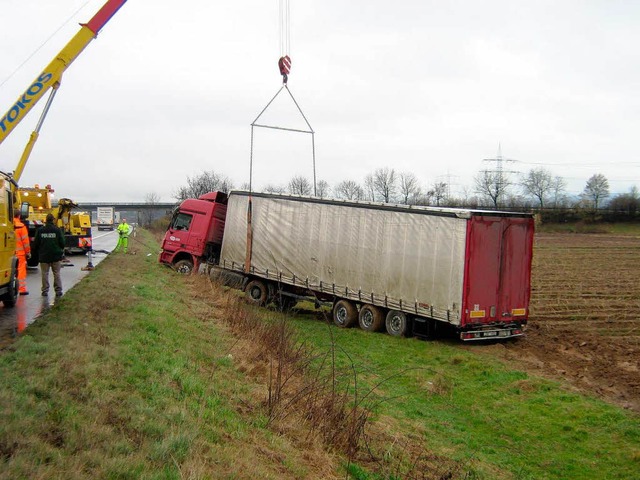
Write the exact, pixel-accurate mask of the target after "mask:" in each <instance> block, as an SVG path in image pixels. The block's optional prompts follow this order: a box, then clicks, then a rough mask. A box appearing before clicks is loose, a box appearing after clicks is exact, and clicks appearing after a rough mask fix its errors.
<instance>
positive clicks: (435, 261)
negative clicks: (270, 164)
mask: <svg viewBox="0 0 640 480" xmlns="http://www.w3.org/2000/svg"><path fill="white" fill-rule="evenodd" d="M533 234H534V219H533V215H531V214H526V213H512V212H500V211H482V210H469V209H453V208H433V207H419V206H406V205H391V204H381V203H368V202H355V201H342V200H328V199H319V198H309V197H296V196H288V195H278V194H266V193H255V192H253V193H251V192H244V191H232V192H230V193H229V194H225V193H222V192H211V193H207V194H205V195H202V196H200V197H199V198H198V199H187V200H185V201H183V202H182V204H180V206H179V207H178V208H177V209H176V211H175V212H174V215H173V217H172V220H171V223H170V225H169V228H168V230H167V232H166V234H165V237H164V240H163V242H162V252H161V254H160V258H159V260H160V262H161V263H164V264H167V265H170V266H172V267H173V268H175V269H176V270H177V271H179V272H182V273H191V272H195V271H198V270H199V269H200V267H201V266H203V265H204V266H206V268H207V269H208V270H209V271H210V274H211V275H212V277H215V278H219V279H221V280H222V281H223V282H224V283H226V284H235V285H237V286H241V287H242V288H243V289H244V291H245V292H246V296H247V298H248V299H249V300H250V301H251V302H252V303H254V304H257V305H266V304H267V303H269V302H275V303H276V304H277V305H279V306H280V307H282V308H291V307H292V306H293V305H295V303H296V302H297V301H298V300H299V299H301V298H303V297H312V298H313V300H314V301H315V302H318V303H319V302H330V303H331V305H332V306H333V308H332V315H333V321H334V323H335V324H336V325H337V326H339V327H351V326H355V325H359V326H360V328H362V329H364V330H366V331H377V330H383V329H386V331H387V332H388V333H389V334H391V335H394V336H405V335H416V336H421V337H426V338H429V337H433V335H434V333H435V332H436V331H437V330H438V329H441V328H443V327H446V328H445V329H447V330H451V329H454V330H455V331H456V332H457V334H458V335H459V336H460V338H461V339H462V340H465V341H467V340H489V339H505V338H512V337H518V336H521V335H523V333H524V329H525V326H526V324H527V320H528V317H529V299H530V293H531V288H530V285H531V260H532V252H533Z"/></svg>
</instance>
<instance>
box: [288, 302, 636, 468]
mask: <svg viewBox="0 0 640 480" xmlns="http://www.w3.org/2000/svg"><path fill="white" fill-rule="evenodd" d="M296 325H297V327H298V329H299V331H300V332H301V334H302V335H303V337H304V338H305V339H307V340H308V341H311V342H312V343H313V344H314V345H315V346H316V347H317V348H318V349H326V348H327V347H328V345H330V344H331V342H332V341H335V342H336V345H337V346H338V347H339V349H343V350H345V351H348V353H349V358H347V357H346V355H341V356H340V357H339V362H340V363H342V364H343V365H355V366H356V368H357V370H358V371H359V372H360V380H361V382H362V385H361V388H362V393H366V392H367V391H368V390H370V389H371V388H372V387H373V386H375V385H376V384H377V383H379V382H380V381H382V384H381V385H380V387H379V388H377V390H376V393H377V395H378V396H379V397H380V398H381V399H384V401H383V402H382V403H381V404H380V406H379V407H378V408H377V410H376V414H377V415H379V416H382V415H388V416H391V417H393V418H395V419H397V421H398V422H399V423H400V424H401V425H403V426H404V427H403V428H404V429H406V431H407V432H418V433H419V434H420V436H421V438H422V441H423V442H424V444H425V446H427V447H428V448H429V449H430V450H432V451H435V452H436V453H438V454H446V455H451V456H452V457H453V458H455V459H458V460H462V461H469V462H471V463H472V464H473V468H472V469H471V471H473V472H474V473H475V474H476V475H478V477H479V478H487V479H489V478H494V477H495V476H497V474H496V471H498V472H501V473H500V476H501V477H503V478H518V479H564V478H584V479H596V478H602V479H614V478H620V479H628V478H634V477H635V476H637V473H638V471H640V458H639V457H640V419H639V418H638V416H637V415H634V414H632V413H629V412H626V411H623V410H621V409H619V408H616V407H614V406H611V405H607V404H605V403H603V402H601V401H599V400H597V399H594V398H587V397H584V396H580V395H577V394H575V393H571V392H569V391H568V390H567V389H565V388H563V387H562V386H561V385H559V384H557V383H554V382H550V381H548V380H543V379H541V378H537V377H534V376H531V375H529V374H527V373H525V372H521V371H517V370H514V369H511V368H510V367H509V365H506V364H504V363H501V362H499V361H488V360H487V359H486V358H487V356H486V355H482V356H479V355H476V354H474V352H473V350H482V349H483V348H486V347H483V346H481V345H476V346H475V347H474V348H472V349H471V351H469V350H468V349H466V348H462V347H461V345H460V344H458V343H455V342H447V341H437V342H425V341H421V340H418V339H396V338H392V337H390V336H388V335H384V334H367V333H366V332H363V331H361V330H359V329H349V330H340V329H335V328H333V327H331V328H332V330H331V333H332V336H333V339H334V340H332V339H331V338H330V335H329V329H328V327H327V325H326V324H324V323H323V322H322V321H318V320H317V318H316V315H304V314H302V315H298V317H297V321H296Z"/></svg>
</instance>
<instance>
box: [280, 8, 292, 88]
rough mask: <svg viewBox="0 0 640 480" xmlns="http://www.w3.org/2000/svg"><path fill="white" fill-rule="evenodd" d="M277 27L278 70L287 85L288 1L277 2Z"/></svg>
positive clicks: (289, 44) (289, 65) (288, 59)
mask: <svg viewBox="0 0 640 480" xmlns="http://www.w3.org/2000/svg"><path fill="white" fill-rule="evenodd" d="M279 6H280V9H279V13H280V16H279V18H278V26H279V30H280V59H279V60H278V69H279V70H280V75H282V83H283V84H285V85H286V84H287V80H288V79H289V72H290V71H291V57H290V56H289V54H290V53H291V28H290V25H291V21H290V19H291V8H290V6H289V0H279Z"/></svg>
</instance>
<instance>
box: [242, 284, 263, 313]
mask: <svg viewBox="0 0 640 480" xmlns="http://www.w3.org/2000/svg"><path fill="white" fill-rule="evenodd" d="M244 291H245V293H246V295H247V298H248V299H249V301H250V302H251V303H253V304H254V305H258V306H259V307H262V306H264V305H266V304H267V297H268V290H267V286H266V285H265V284H264V282H262V281H260V280H251V281H250V282H249V283H247V286H246V287H245V289H244Z"/></svg>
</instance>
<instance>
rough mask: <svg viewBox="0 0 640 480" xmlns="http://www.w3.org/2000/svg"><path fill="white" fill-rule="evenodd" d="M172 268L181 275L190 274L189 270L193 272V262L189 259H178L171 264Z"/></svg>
mask: <svg viewBox="0 0 640 480" xmlns="http://www.w3.org/2000/svg"><path fill="white" fill-rule="evenodd" d="M173 268H174V269H175V270H176V272H178V273H181V274H183V275H191V272H193V262H192V261H191V260H179V261H177V262H176V263H175V264H174V265H173Z"/></svg>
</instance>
